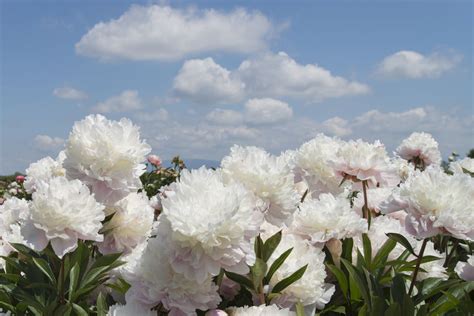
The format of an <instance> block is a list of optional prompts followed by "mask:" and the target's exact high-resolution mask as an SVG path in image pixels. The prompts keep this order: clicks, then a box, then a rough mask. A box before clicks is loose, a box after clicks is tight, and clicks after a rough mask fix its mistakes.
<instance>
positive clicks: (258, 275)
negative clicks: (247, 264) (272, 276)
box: [250, 258, 267, 291]
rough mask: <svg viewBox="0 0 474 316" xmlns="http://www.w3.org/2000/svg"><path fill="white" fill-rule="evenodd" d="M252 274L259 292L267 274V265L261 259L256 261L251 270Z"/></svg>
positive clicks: (254, 285)
mask: <svg viewBox="0 0 474 316" xmlns="http://www.w3.org/2000/svg"><path fill="white" fill-rule="evenodd" d="M250 272H251V274H252V282H253V287H254V289H255V291H259V288H260V287H261V286H262V285H263V284H262V282H263V278H264V277H265V273H267V264H266V263H265V261H263V260H262V259H260V258H257V259H256V260H255V264H254V265H253V266H252V267H251V268H250Z"/></svg>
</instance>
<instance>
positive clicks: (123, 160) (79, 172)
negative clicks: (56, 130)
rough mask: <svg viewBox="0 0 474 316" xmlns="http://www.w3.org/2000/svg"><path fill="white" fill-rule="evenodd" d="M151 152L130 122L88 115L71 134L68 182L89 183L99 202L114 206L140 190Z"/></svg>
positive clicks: (67, 167)
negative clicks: (131, 193)
mask: <svg viewBox="0 0 474 316" xmlns="http://www.w3.org/2000/svg"><path fill="white" fill-rule="evenodd" d="M150 150H151V148H150V146H149V145H148V144H146V143H145V142H144V141H142V140H141V139H140V133H139V128H138V127H137V126H135V125H133V123H132V122H131V121H130V120H128V119H125V118H123V119H121V120H120V121H109V120H107V119H106V118H105V117H104V116H102V115H89V116H87V117H86V118H85V119H83V120H82V121H79V122H76V123H75V124H74V126H73V129H72V132H71V133H70V134H69V138H68V140H67V143H66V150H65V152H66V159H65V160H64V168H65V169H66V175H67V177H68V178H69V179H79V180H81V181H83V182H84V183H86V184H87V185H88V186H89V188H90V189H91V191H92V192H94V194H95V197H96V199H97V200H98V201H100V202H101V203H103V204H106V205H113V204H114V203H115V202H117V201H119V200H121V199H122V198H124V197H125V196H127V195H128V194H129V193H130V192H136V191H137V190H138V189H140V188H141V186H142V184H141V181H140V176H141V175H142V174H143V173H144V172H145V171H146V170H145V169H146V166H145V164H143V162H144V161H145V159H146V155H147V154H148V153H149V152H150Z"/></svg>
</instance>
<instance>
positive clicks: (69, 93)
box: [53, 87, 87, 101]
mask: <svg viewBox="0 0 474 316" xmlns="http://www.w3.org/2000/svg"><path fill="white" fill-rule="evenodd" d="M53 95H54V96H56V97H58V98H61V99H67V100H76V101H78V100H84V99H87V94H86V93H85V92H83V91H81V90H77V89H74V88H72V87H61V88H56V89H54V90H53Z"/></svg>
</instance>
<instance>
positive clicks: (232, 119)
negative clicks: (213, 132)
mask: <svg viewBox="0 0 474 316" xmlns="http://www.w3.org/2000/svg"><path fill="white" fill-rule="evenodd" d="M206 119H207V120H208V121H209V122H211V123H214V124H217V125H239V124H242V122H243V119H244V117H243V115H242V113H240V112H238V111H234V110H226V109H214V110H212V111H211V112H209V113H208V114H207V115H206Z"/></svg>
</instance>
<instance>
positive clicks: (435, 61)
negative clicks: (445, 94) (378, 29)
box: [376, 50, 462, 79]
mask: <svg viewBox="0 0 474 316" xmlns="http://www.w3.org/2000/svg"><path fill="white" fill-rule="evenodd" d="M461 59H462V57H461V56H460V55H455V54H451V55H443V54H440V53H433V54H431V55H423V54H421V53H418V52H415V51H408V50H403V51H399V52H396V53H394V54H392V55H390V56H387V57H385V58H384V59H383V60H382V62H381V63H379V65H378V66H377V69H376V73H377V74H379V75H381V76H384V77H399V78H410V79H420V78H437V77H439V76H441V75H442V74H443V73H445V72H447V71H448V70H451V69H452V68H454V67H455V66H456V65H457V64H458V63H459V62H460V61H461Z"/></svg>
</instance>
